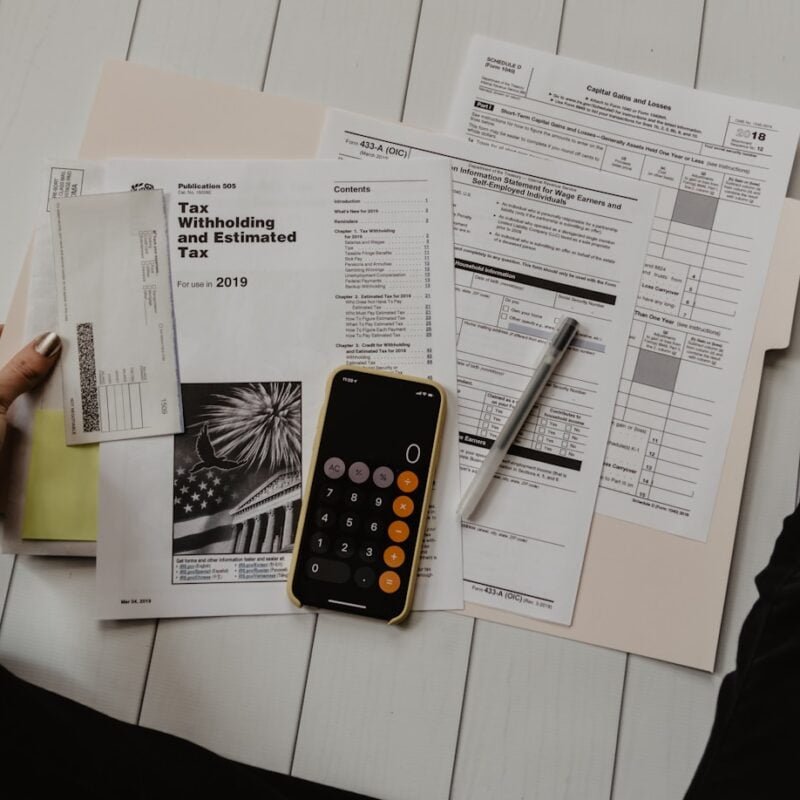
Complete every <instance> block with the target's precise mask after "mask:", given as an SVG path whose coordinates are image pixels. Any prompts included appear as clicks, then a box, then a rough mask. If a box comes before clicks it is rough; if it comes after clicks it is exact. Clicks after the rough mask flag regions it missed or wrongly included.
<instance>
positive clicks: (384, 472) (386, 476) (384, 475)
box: [372, 467, 394, 489]
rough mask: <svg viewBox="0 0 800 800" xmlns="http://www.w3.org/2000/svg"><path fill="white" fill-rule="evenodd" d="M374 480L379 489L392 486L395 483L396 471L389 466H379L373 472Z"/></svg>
mask: <svg viewBox="0 0 800 800" xmlns="http://www.w3.org/2000/svg"><path fill="white" fill-rule="evenodd" d="M372 480H373V481H375V485H376V486H377V487H378V488H379V489H385V488H386V487H387V486H391V485H392V484H393V483H394V472H392V471H391V470H390V469H389V467H378V469H376V470H375V472H373V473H372Z"/></svg>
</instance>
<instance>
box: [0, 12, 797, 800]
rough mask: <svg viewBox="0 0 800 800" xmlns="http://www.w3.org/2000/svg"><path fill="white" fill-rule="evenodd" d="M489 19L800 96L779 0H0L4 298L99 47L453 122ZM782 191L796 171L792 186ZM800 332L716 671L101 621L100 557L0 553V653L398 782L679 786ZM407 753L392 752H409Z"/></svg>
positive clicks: (632, 792) (392, 792) (746, 578)
mask: <svg viewBox="0 0 800 800" xmlns="http://www.w3.org/2000/svg"><path fill="white" fill-rule="evenodd" d="M473 33H485V34H488V35H492V36H496V37H498V38H503V39H507V40H509V41H516V42H519V43H521V44H526V45H529V46H534V47H538V48H540V49H544V50H549V51H551V52H556V51H558V52H561V53H564V54H566V55H570V56H573V57H576V58H582V59H584V60H587V61H593V62H595V63H599V64H605V65H609V66H613V67H617V68H620V69H625V70H629V71H634V72H639V73H641V74H644V75H648V76H652V77H657V78H661V79H665V80H669V81H672V82H675V83H680V84H684V85H697V86H698V87H701V88H707V89H712V90H717V91H722V92H726V93H730V94H738V95H741V96H745V97H753V98H756V99H760V100H770V101H775V102H780V103H784V104H787V105H792V106H800V88H799V85H798V82H797V80H796V76H797V74H798V67H799V66H800V50H799V49H798V48H797V46H796V42H797V39H798V34H800V11H798V8H797V6H796V4H795V3H793V2H791V0H772V2H770V3H768V4H765V3H760V2H757V1H756V0H705V2H704V0H674V2H670V3H664V2H659V0H638V2H636V3H633V2H631V1H630V0H495V2H490V0H339V1H338V2H334V1H333V0H331V1H330V2H325V0H263V2H260V1H259V0H192V1H191V2H190V0H139V2H138V3H137V2H136V0H113V2H108V0H105V1H103V0H76V1H74V2H72V3H70V4H64V3H59V2H58V1H57V0H33V1H31V0H0V179H1V180H2V188H3V191H2V192H0V252H2V253H3V257H4V259H5V261H4V268H3V269H2V270H0V307H1V308H0V310H4V309H5V308H6V307H7V303H8V300H9V298H10V292H11V289H12V287H13V283H14V279H15V276H16V270H17V267H18V264H19V263H20V262H21V257H22V253H23V252H24V249H25V247H26V245H27V240H28V236H29V231H30V228H31V224H32V221H33V218H34V213H35V208H36V202H35V200H36V198H35V197H34V188H35V185H36V182H35V176H36V174H37V170H38V168H39V165H40V163H41V159H42V158H44V157H46V156H48V155H73V154H74V153H75V152H76V150H77V145H78V142H79V140H80V136H81V132H82V130H83V126H84V124H85V120H86V113H87V110H88V107H89V104H90V102H91V98H92V94H93V91H94V87H95V84H96V80H97V77H98V75H99V70H100V66H101V64H102V63H103V61H104V60H106V59H108V58H125V57H127V58H130V59H131V60H134V61H138V62H141V63H147V64H151V65H154V66H161V67H164V68H169V69H173V70H177V71H180V72H184V73H186V74H190V75H195V76H198V77H203V78H212V79H215V80H219V81H222V82H226V83H231V84H237V85H241V86H247V87H251V88H264V89H265V90H266V91H270V92H276V93H280V94H295V95H298V96H300V97H304V98H307V99H310V100H316V101H320V102H324V103H328V104H332V105H339V106H342V107H345V108H348V109H351V110H354V111H359V112H362V113H367V114H373V115H376V116H381V117H385V118H389V119H401V118H402V119H404V120H405V121H407V122H410V123H412V124H416V125H421V126H424V127H430V128H437V127H440V126H441V125H442V124H443V122H444V120H445V116H446V112H447V107H448V104H449V97H450V91H451V87H452V84H453V81H454V79H455V76H456V74H457V70H458V68H459V64H460V59H461V58H462V56H463V54H464V52H465V48H466V45H467V43H468V41H469V37H470V36H471V35H472V34H473ZM792 186H793V190H792V192H791V193H792V194H794V193H795V192H794V186H795V184H794V183H793V184H792ZM798 396H800V341H798V338H797V336H795V339H794V342H793V345H792V347H790V348H789V350H788V351H785V352H781V353H772V354H770V355H769V356H768V358H767V363H766V368H765V372H764V381H763V385H762V395H761V399H760V402H759V409H758V416H757V420H756V427H755V432H754V438H753V449H752V453H751V457H750V464H749V469H748V476H747V482H746V486H745V497H744V500H743V505H742V513H741V517H740V525H739V535H738V541H737V546H736V552H735V556H734V564H733V568H732V576H731V584H730V591H729V597H728V604H727V608H726V615H725V621H724V627H723V635H722V643H721V649H720V656H719V664H718V670H717V672H716V673H715V674H713V675H707V674H705V673H700V672H696V671H693V670H687V669H683V668H680V667H675V666H671V665H668V664H663V663H659V662H654V661H651V660H648V659H644V658H639V657H635V656H626V655H625V654H624V653H618V652H614V651H610V650H603V649H601V648H595V647H590V646H587V645H582V644H579V643H575V642H570V641H566V640H561V639H557V638H552V637H546V636H542V635H539V634H535V633H530V632H526V631H520V630H515V629H511V628H505V627H501V626H497V625H493V624H491V623H486V622H475V621H473V620H471V619H468V618H465V617H460V616H456V615H451V614H445V613H431V614H423V615H419V614H418V615H415V616H414V617H413V618H412V620H411V623H410V625H409V628H408V630H407V631H405V632H404V633H403V635H402V636H397V635H396V632H392V631H387V630H386V629H385V627H384V626H379V625H373V624H371V623H370V622H364V621H363V620H355V619H352V618H347V617H338V616H336V615H325V616H322V617H320V618H319V619H317V618H316V617H313V616H302V617H281V618H268V617H260V618H258V617H257V618H244V619H212V620H208V619H203V620H172V621H169V622H162V623H156V622H139V623H116V624H108V623H105V624H103V623H98V622H95V621H94V620H93V619H92V612H93V609H92V594H93V564H92V563H91V562H89V561H85V560H69V559H33V558H19V559H17V561H16V564H13V568H12V559H11V558H9V557H2V558H0V608H2V602H3V598H4V597H5V596H6V589H8V591H7V597H6V599H5V608H4V611H3V616H2V623H1V624H0V661H2V663H3V664H5V665H7V666H9V667H10V668H12V669H13V670H14V671H16V672H17V673H18V674H20V675H21V676H22V677H25V678H28V679H29V680H31V681H33V682H34V683H38V684H41V685H43V686H47V687H48V688H52V689H54V690H56V691H58V692H61V693H62V694H65V695H67V696H70V697H74V698H75V699H78V700H80V701H82V702H85V703H87V704H89V705H92V706H94V707H96V708H100V709H101V710H103V711H106V712H107V713H111V714H113V715H114V716H117V717H119V718H121V719H126V720H131V721H134V722H140V723H141V724H146V725H149V726H151V727H156V728H159V729H161V730H165V731H169V732H171V733H175V734H177V735H180V736H184V737H186V738H189V739H191V740H194V741H197V742H198V743H200V744H202V745H204V746H207V747H210V748H212V749H214V750H217V751H218V752H221V753H223V754H224V755H227V756H230V757H233V758H237V759H240V760H243V761H246V762H247V763H251V764H256V765H258V766H262V767H267V768H270V769H275V770H279V771H281V772H286V773H289V772H291V773H293V774H296V775H299V776H302V777H306V778H309V779H312V780H319V781H323V782H328V783H331V784H334V785H337V786H341V787H343V788H349V789H353V790H357V791H361V792H366V793H370V794H373V795H375V796H378V797H386V798H445V797H454V798H484V797H497V798H505V797H509V798H510V797H513V798H547V799H548V800H550V798H570V799H571V798H575V799H576V800H593V799H594V798H614V799H615V800H623V799H624V800H640V799H641V798H643V797H647V798H648V800H651V799H652V800H660V798H665V799H666V798H676V797H679V796H680V795H681V793H682V792H683V791H684V789H685V788H686V786H687V784H688V781H689V779H690V777H691V774H692V771H693V769H694V767H695V765H696V763H697V760H698V759H699V757H700V753H701V751H702V747H703V745H704V743H705V738H706V736H707V733H708V729H709V727H710V722H711V718H712V715H713V708H714V703H715V700H716V690H717V688H718V685H719V681H720V679H721V676H722V674H724V672H725V671H726V670H728V669H730V667H731V665H732V663H733V658H734V653H735V640H736V636H737V633H738V629H739V626H740V624H741V621H742V619H743V617H744V615H745V614H746V612H747V609H748V608H749V606H750V604H751V603H752V600H753V598H754V596H755V590H754V587H753V583H752V581H753V577H754V576H755V574H756V573H757V572H758V570H759V569H760V568H761V566H762V565H763V564H764V563H765V562H766V559H767V557H768V555H769V552H770V550H771V547H772V542H773V541H774V538H775V535H776V534H777V531H778V528H779V525H780V520H781V518H782V517H783V516H784V515H785V514H787V513H789V511H791V509H792V507H793V504H794V502H795V499H796V492H797V485H798V479H799V478H800V475H799V474H798V460H799V459H800V427H798V426H797V424H796V422H795V417H796V407H795V400H794V399H795V398H796V397H798ZM398 765H400V766H399V767H398Z"/></svg>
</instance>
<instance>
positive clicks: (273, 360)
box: [97, 159, 463, 618]
mask: <svg viewBox="0 0 800 800" xmlns="http://www.w3.org/2000/svg"><path fill="white" fill-rule="evenodd" d="M106 185H107V188H108V189H109V190H112V191H121V190H123V189H125V188H130V187H137V186H138V187H141V186H146V185H151V186H155V187H158V188H162V189H163V190H164V192H165V195H166V198H167V209H168V216H169V247H170V256H171V259H172V265H173V280H174V287H175V315H176V322H177V325H176V327H177V333H178V352H179V356H180V362H181V379H182V390H183V408H184V423H185V433H184V434H182V435H180V436H177V437H174V438H172V437H170V438H160V439H153V440H139V441H127V442H119V443H117V442H113V443H109V444H104V445H103V446H102V447H101V452H100V472H101V476H100V497H99V540H98V554H97V555H98V590H99V610H100V616H101V617H111V618H117V617H142V616H205V615H218V614H264V613H286V612H292V611H296V610H297V609H296V608H295V607H294V606H293V605H292V604H291V603H290V602H289V600H288V598H287V596H286V587H285V582H286V577H287V572H288V567H289V562H290V559H291V551H292V547H293V544H294V538H295V532H296V531H295V527H296V524H297V519H298V512H299V504H300V498H301V493H302V485H303V482H304V480H305V477H306V474H307V469H308V465H309V459H310V455H311V449H312V445H313V440H314V434H315V431H316V424H317V415H318V413H319V410H320V406H321V404H322V402H323V399H324V387H325V381H326V379H327V376H328V374H329V372H330V371H331V370H332V369H333V368H334V367H337V366H339V365H341V364H343V363H351V364H360V365H364V366H372V367H375V368H382V369H389V370H397V371H400V372H404V373H407V374H412V375H419V376H423V377H428V376H429V377H432V378H434V379H436V380H437V381H439V382H440V383H441V384H442V385H443V386H444V387H445V389H446V390H447V392H448V394H449V395H450V396H451V398H452V401H453V402H454V400H455V394H456V371H455V331H454V325H453V319H454V314H455V311H454V298H453V294H454V291H453V275H452V269H451V264H452V257H453V256H452V252H453V251H452V214H451V203H450V172H449V167H448V165H447V163H446V162H445V161H443V160H434V159H431V160H428V161H426V162H419V163H416V164H414V165H412V166H411V168H408V167H407V166H406V165H402V164H354V163H352V162H351V163H342V162H337V161H328V162H324V161H314V162H311V161H253V162H247V161H119V162H110V163H109V166H108V169H107V175H106ZM387 424H391V420H387ZM458 496H459V472H458V461H457V438H456V428H455V419H454V418H453V419H452V420H451V423H450V426H449V427H448V426H446V427H445V431H444V434H443V440H442V458H441V460H440V463H439V468H438V470H437V477H436V483H435V487H434V493H433V498H432V506H431V519H430V523H429V527H428V531H427V533H426V538H425V544H424V549H423V557H422V561H421V566H420V578H419V580H418V582H417V590H416V595H415V608H424V609H448V608H449V609H452V608H461V607H462V606H463V588H462V561H461V536H460V533H461V532H460V528H459V526H458V524H457V522H456V520H455V518H454V509H455V506H456V504H457V502H458Z"/></svg>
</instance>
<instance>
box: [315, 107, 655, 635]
mask: <svg viewBox="0 0 800 800" xmlns="http://www.w3.org/2000/svg"><path fill="white" fill-rule="evenodd" d="M320 142H321V144H320V155H321V156H323V157H333V156H338V157H340V158H345V159H378V160H386V159H402V160H411V161H412V162H415V163H419V162H417V161H416V159H418V158H425V157H428V158H429V157H433V156H442V157H446V158H449V159H450V167H451V174H452V180H453V238H454V254H455V258H454V266H455V283H456V321H455V324H456V335H457V342H456V347H457V354H458V409H457V413H458V438H459V443H460V460H461V484H462V487H464V488H466V486H467V485H468V483H469V481H471V480H472V477H473V475H474V474H475V472H476V471H477V469H478V467H479V466H480V464H481V463H482V461H483V459H484V457H485V455H486V453H487V452H488V449H489V447H491V445H492V443H493V441H494V438H495V437H496V436H497V434H498V432H499V431H500V429H501V427H502V425H503V423H504V422H505V420H506V419H507V417H508V415H509V414H510V412H511V409H512V408H513V406H514V404H515V403H516V401H517V399H518V398H519V396H520V394H521V393H522V390H523V388H524V387H525V385H526V383H527V382H528V380H529V379H530V377H531V375H532V374H533V371H534V369H535V367H536V364H537V362H538V360H539V358H540V356H541V354H542V352H543V350H544V348H545V347H546V345H547V342H548V339H549V338H550V336H551V334H552V332H553V330H554V329H555V328H556V326H557V325H558V323H559V321H560V319H561V318H562V317H563V316H565V315H569V316H572V317H575V318H576V319H577V320H578V321H579V324H580V329H579V333H578V337H577V338H576V340H575V341H574V343H573V345H572V347H571V348H570V351H569V352H568V353H567V354H566V355H565V357H564V359H563V361H562V362H561V364H560V365H559V367H558V368H557V369H556V372H555V373H554V375H553V377H552V378H551V380H550V382H549V384H548V386H547V387H546V388H545V391H544V393H543V395H542V397H541V399H540V401H539V403H538V404H537V407H536V409H535V410H534V412H533V413H532V415H531V416H530V417H529V419H528V421H527V423H526V424H525V426H524V427H523V429H522V431H521V432H520V434H519V436H518V437H517V439H516V441H515V443H514V444H513V445H512V447H511V450H510V451H509V454H508V456H507V457H506V459H505V460H504V462H503V464H502V465H501V467H500V469H499V471H498V474H497V475H496V476H495V480H494V481H493V482H492V485H491V486H490V487H489V489H488V490H487V492H486V494H485V495H484V497H483V500H482V501H481V503H480V504H479V506H478V508H477V511H476V513H475V515H474V516H473V518H471V520H470V521H469V522H466V523H465V524H464V526H463V537H464V579H465V582H464V599H465V600H466V601H468V602H472V603H480V604H483V605H487V606H494V607H497V608H504V609H508V610H512V611H515V612H517V613H520V614H525V615H528V616H533V617H539V618H542V619H546V620H549V621H551V622H558V623H562V624H569V623H570V622H571V620H572V613H573V608H574V603H575V596H576V593H577V588H578V583H579V580H580V574H581V568H582V565H583V557H584V552H585V548H586V541H587V537H588V533H589V527H590V525H591V520H592V514H593V509H594V504H595V500H596V496H597V488H598V482H599V479H600V470H601V468H602V461H603V453H604V452H605V446H606V439H607V437H608V430H609V425H610V423H611V417H612V413H613V408H614V402H615V397H616V386H617V382H618V380H619V375H620V372H621V369H622V362H623V359H624V356H625V347H626V341H627V332H628V328H629V326H630V319H631V315H632V314H633V305H634V300H635V296H636V286H637V285H638V281H639V274H640V271H641V260H642V257H643V254H644V250H645V246H646V242H647V231H648V228H649V225H650V221H651V219H652V214H653V209H654V204H655V195H656V192H655V190H654V189H653V188H652V187H650V186H646V185H645V184H636V183H633V182H631V181H626V180H624V179H622V178H618V177H616V176H614V175H606V174H597V173H591V172H589V171H587V170H581V169H578V168H576V167H573V166H571V165H568V164H553V163H548V162H546V161H540V162H538V163H536V164H532V163H531V162H529V161H527V160H526V159H524V158H520V157H519V156H509V155H507V154H503V153H492V152H490V151H487V150H485V149H482V148H480V147H478V146H477V145H471V144H467V143H465V142H462V141H458V140H456V139H453V138H450V137H447V136H441V135H437V134H433V133H428V132H425V131H420V130H415V129H413V128H409V127H406V126H403V125H393V124H388V123H382V122H379V121H377V120H373V119H368V118H366V117H359V116H357V115H354V114H347V113H345V112H338V111H331V112H329V113H328V116H327V118H326V124H325V127H324V129H323V134H322V137H321V140H320ZM451 413H454V412H451Z"/></svg>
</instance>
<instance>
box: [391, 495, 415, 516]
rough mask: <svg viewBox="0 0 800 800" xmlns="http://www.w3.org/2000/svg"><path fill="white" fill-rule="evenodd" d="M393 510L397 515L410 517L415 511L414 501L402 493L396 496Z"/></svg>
mask: <svg viewBox="0 0 800 800" xmlns="http://www.w3.org/2000/svg"><path fill="white" fill-rule="evenodd" d="M392 511H394V514H395V516H396V517H410V516H411V515H412V514H413V513H414V501H413V500H412V499H411V498H410V497H406V496H405V495H402V494H401V495H400V497H395V499H394V502H393V503H392Z"/></svg>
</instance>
